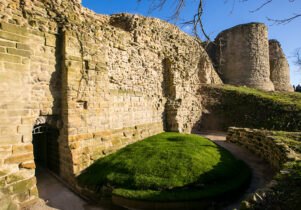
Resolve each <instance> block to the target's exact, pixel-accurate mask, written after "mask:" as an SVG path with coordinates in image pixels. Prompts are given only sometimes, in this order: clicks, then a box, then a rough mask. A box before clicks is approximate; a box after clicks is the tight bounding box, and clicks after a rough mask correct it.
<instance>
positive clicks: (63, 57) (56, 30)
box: [0, 0, 221, 208]
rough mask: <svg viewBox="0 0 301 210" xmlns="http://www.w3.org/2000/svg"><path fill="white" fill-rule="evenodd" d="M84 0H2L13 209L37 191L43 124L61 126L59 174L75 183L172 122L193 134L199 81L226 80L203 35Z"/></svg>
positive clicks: (5, 155)
mask: <svg viewBox="0 0 301 210" xmlns="http://www.w3.org/2000/svg"><path fill="white" fill-rule="evenodd" d="M78 3H80V1H71V0H70V1H40V0H34V1H28V0H22V1H19V0H10V1H6V0H5V1H4V0H0V11H1V15H2V17H1V27H0V53H1V57H0V81H1V86H0V89H1V91H0V97H1V101H0V113H1V115H0V118H1V120H0V132H1V136H0V168H1V169H0V203H1V205H2V204H3V205H4V204H5V205H6V207H7V208H12V207H17V205H19V204H21V206H26V205H29V204H30V203H32V202H34V201H35V199H36V198H37V197H38V192H37V188H36V179H35V174H34V173H35V163H34V156H33V145H32V130H33V128H34V127H35V126H37V125H42V124H48V125H49V126H51V127H52V128H56V129H57V130H58V131H59V134H60V135H59V138H58V139H57V144H58V150H59V151H58V154H57V156H58V157H55V158H54V159H57V160H58V162H59V169H58V171H57V173H58V175H59V176H61V177H62V178H63V179H65V180H66V181H67V182H68V183H69V184H70V185H71V186H73V187H75V186H76V179H75V176H76V175H77V174H79V173H80V172H81V171H82V170H84V169H85V168H86V167H88V166H89V165H90V164H92V163H93V162H94V161H95V160H96V159H98V158H100V157H103V156H105V155H107V154H110V153H112V152H114V151H116V150H117V149H119V148H121V147H124V146H125V145H127V144H130V143H133V142H135V141H138V140H140V139H143V138H145V137H148V136H151V135H154V134H157V133H160V132H162V131H163V130H164V129H165V130H170V131H179V132H190V130H191V129H192V127H193V126H194V124H195V122H196V121H197V120H199V117H200V115H201V105H200V102H199V101H200V100H201V96H198V95H197V94H195V93H196V91H197V89H198V88H199V84H200V83H207V84H211V83H214V84H220V83H221V80H220V79H219V77H218V75H217V74H216V72H215V70H214V68H213V66H212V64H211V61H210V59H209V57H208V56H207V54H206V52H205V51H204V50H203V48H202V47H201V46H200V43H199V42H198V41H197V40H196V39H195V38H193V37H191V36H189V35H187V34H185V33H184V32H182V31H180V30H179V29H178V28H177V27H175V26H174V25H171V24H169V23H167V22H164V21H160V20H158V19H155V18H145V17H142V16H137V15H128V14H118V15H113V16H104V15H97V14H95V13H94V12H92V11H90V10H87V9H85V8H83V7H82V6H81V5H80V4H78ZM167 122H169V123H167ZM53 154H54V153H53ZM9 206H10V207H9Z"/></svg>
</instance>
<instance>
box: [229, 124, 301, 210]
mask: <svg viewBox="0 0 301 210" xmlns="http://www.w3.org/2000/svg"><path fill="white" fill-rule="evenodd" d="M300 137H301V133H300V132H298V133H297V132H295V133H293V132H281V131H266V130H257V129H249V128H236V127H230V128H229V130H228V133H227V141H228V142H231V143H235V144H238V145H240V146H242V147H244V148H247V149H248V150H250V151H251V152H253V153H255V154H256V155H258V156H259V157H261V158H262V159H263V160H265V161H267V162H268V163H269V164H270V165H271V167H272V168H273V169H274V170H275V171H276V172H277V175H276V176H275V177H274V179H273V180H272V181H271V182H270V183H269V184H268V185H266V186H265V187H264V188H262V189H257V190H256V192H254V193H252V194H250V195H249V196H248V197H247V198H246V200H244V201H242V202H241V205H240V208H239V209H241V210H244V209H248V210H250V209H275V208H276V207H277V208H279V209H296V207H298V206H299V207H300V194H301V190H300V184H301V182H300V179H299V178H298V177H300V169H301V168H300V160H301V155H300V150H299V149H300V148H299V147H300V141H301V138H300Z"/></svg>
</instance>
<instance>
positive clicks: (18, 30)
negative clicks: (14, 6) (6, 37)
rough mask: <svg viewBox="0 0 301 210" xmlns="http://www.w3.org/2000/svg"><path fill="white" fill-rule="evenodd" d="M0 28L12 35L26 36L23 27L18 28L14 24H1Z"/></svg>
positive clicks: (26, 32) (25, 30) (26, 33)
mask: <svg viewBox="0 0 301 210" xmlns="http://www.w3.org/2000/svg"><path fill="white" fill-rule="evenodd" d="M0 28H1V30H3V31H8V32H11V33H14V34H22V35H23V36H28V30H27V29H26V28H25V27H20V26H17V25H14V24H9V23H5V22H1V24H0Z"/></svg>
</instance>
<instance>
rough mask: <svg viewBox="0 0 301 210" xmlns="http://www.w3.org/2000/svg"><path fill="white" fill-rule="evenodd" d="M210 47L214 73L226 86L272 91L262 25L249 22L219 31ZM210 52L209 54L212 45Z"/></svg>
mask: <svg viewBox="0 0 301 210" xmlns="http://www.w3.org/2000/svg"><path fill="white" fill-rule="evenodd" d="M213 45H215V46H214V48H215V49H214V51H213V52H214V55H213V57H214V60H215V63H216V64H215V65H216V67H217V72H218V73H219V75H220V76H221V79H222V80H223V82H224V83H225V84H231V85H236V86H244V85H245V86H247V87H251V88H258V89H262V90H269V91H271V90H274V85H273V83H272V82H271V80H270V63H269V41H268V31H267V27H266V25H265V24H262V23H248V24H243V25H238V26H235V27H233V28H230V29H228V30H225V31H222V32H221V33H220V34H219V35H218V36H217V37H216V38H215V41H214V44H213ZM210 50H211V52H210V54H212V46H211V47H210Z"/></svg>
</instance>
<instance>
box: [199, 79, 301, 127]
mask: <svg viewBox="0 0 301 210" xmlns="http://www.w3.org/2000/svg"><path fill="white" fill-rule="evenodd" d="M200 93H201V94H202V95H203V96H204V98H205V100H203V102H202V103H203V106H204V107H205V108H206V109H207V110H208V111H209V113H210V115H211V116H210V115H208V116H207V119H203V120H202V122H201V124H202V125H200V126H201V127H203V128H206V126H207V125H210V124H211V123H210V121H211V122H212V120H213V121H216V122H218V125H215V128H206V129H216V130H225V131H226V130H227V129H228V127H233V126H234V127H242V128H257V129H268V130H283V131H301V94H300V93H296V92H294V93H288V92H281V93H280V92H268V91H263V90H258V89H253V88H247V87H235V86H231V85H204V86H202V87H201V89H200Z"/></svg>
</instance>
